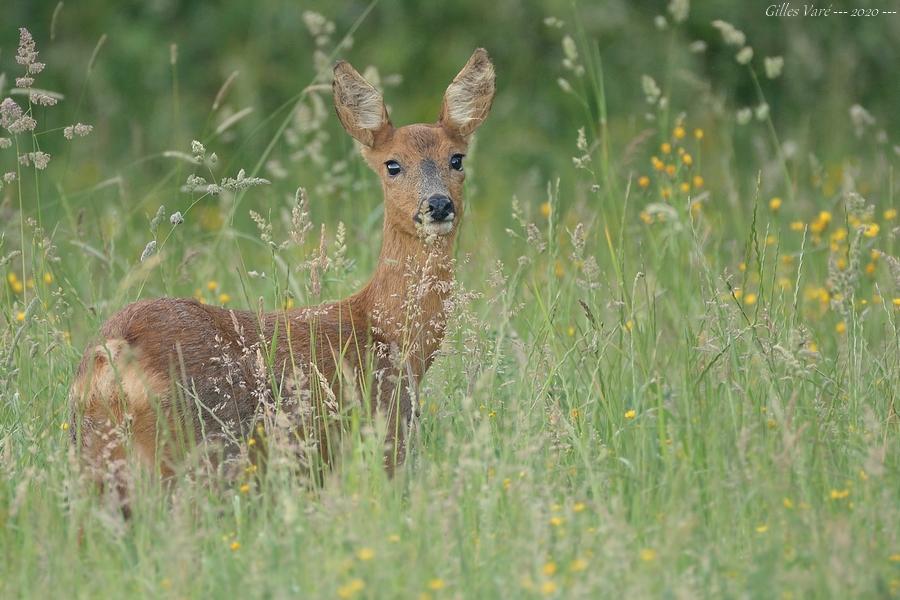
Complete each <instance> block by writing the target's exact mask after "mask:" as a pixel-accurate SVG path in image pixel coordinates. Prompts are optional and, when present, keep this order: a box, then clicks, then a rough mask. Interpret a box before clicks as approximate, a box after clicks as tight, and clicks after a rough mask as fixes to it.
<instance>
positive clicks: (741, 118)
mask: <svg viewBox="0 0 900 600" xmlns="http://www.w3.org/2000/svg"><path fill="white" fill-rule="evenodd" d="M736 117H737V122H738V125H746V124H747V123H749V122H750V119H752V118H753V110H751V109H749V108H742V109H740V110H739V111H737V115H736Z"/></svg>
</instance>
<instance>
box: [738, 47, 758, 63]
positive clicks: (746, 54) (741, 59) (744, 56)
mask: <svg viewBox="0 0 900 600" xmlns="http://www.w3.org/2000/svg"><path fill="white" fill-rule="evenodd" d="M734 58H735V60H736V61H738V63H740V64H742V65H746V64H747V63H749V62H750V61H751V60H753V48H751V47H750V46H744V47H743V48H741V49H740V51H739V52H738V53H737V54H735V55H734Z"/></svg>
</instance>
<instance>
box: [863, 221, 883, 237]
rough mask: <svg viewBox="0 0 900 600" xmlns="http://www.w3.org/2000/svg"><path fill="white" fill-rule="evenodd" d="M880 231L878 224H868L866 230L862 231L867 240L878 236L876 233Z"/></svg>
mask: <svg viewBox="0 0 900 600" xmlns="http://www.w3.org/2000/svg"><path fill="white" fill-rule="evenodd" d="M879 231H881V227H879V226H878V223H869V224H868V225H866V229H865V230H864V231H863V235H864V236H866V237H868V238H873V237H875V236H876V235H878V232H879Z"/></svg>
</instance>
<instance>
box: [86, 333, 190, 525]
mask: <svg viewBox="0 0 900 600" xmlns="http://www.w3.org/2000/svg"><path fill="white" fill-rule="evenodd" d="M169 395H170V386H169V382H168V378H167V377H164V376H161V375H158V374H154V373H150V372H148V371H146V370H144V369H142V368H141V366H140V363H139V360H138V356H137V353H136V352H134V351H133V349H132V348H131V346H129V344H128V343H127V342H125V341H124V340H121V339H110V340H107V341H106V342H104V343H102V344H100V345H98V346H95V347H94V348H89V349H88V350H87V351H86V352H85V355H84V357H83V359H82V362H81V366H80V367H79V369H78V374H77V375H76V377H75V381H74V383H73V384H72V389H71V393H70V400H69V403H70V410H71V415H72V424H71V425H72V428H71V430H72V436H73V442H75V444H76V446H77V447H78V448H79V450H80V451H81V459H82V464H83V465H84V467H85V469H86V472H87V474H88V476H89V477H90V479H92V480H93V481H94V482H95V483H96V484H97V485H98V487H99V488H100V490H101V492H102V493H103V494H104V495H105V496H107V497H108V498H109V499H110V500H112V501H113V502H115V503H117V504H118V506H119V507H120V508H121V509H122V511H123V512H124V513H125V514H126V516H127V515H128V514H129V512H130V509H129V495H130V493H131V489H132V483H133V481H132V479H133V474H132V473H131V470H130V469H131V467H132V466H134V463H135V462H136V463H138V464H143V465H148V466H152V467H154V468H156V467H157V465H158V468H159V469H160V472H161V474H162V475H163V476H164V477H165V476H169V475H171V474H172V460H171V458H172V457H171V452H170V451H163V452H162V453H160V452H158V450H159V448H158V444H159V441H160V430H159V424H160V422H161V419H163V420H166V421H168V420H170V417H171V415H162V414H160V413H161V412H169V411H168V406H169V403H168V402H167V398H168V396H169Z"/></svg>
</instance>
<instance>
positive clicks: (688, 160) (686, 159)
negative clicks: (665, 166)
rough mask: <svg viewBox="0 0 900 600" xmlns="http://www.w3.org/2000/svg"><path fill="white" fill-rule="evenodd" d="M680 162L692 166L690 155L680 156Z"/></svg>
mask: <svg viewBox="0 0 900 600" xmlns="http://www.w3.org/2000/svg"><path fill="white" fill-rule="evenodd" d="M681 162H683V163H684V164H685V165H687V166H691V165H692V164H694V157H693V156H691V155H690V154H688V153H687V152H685V153H684V154H683V155H682V156H681Z"/></svg>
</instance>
